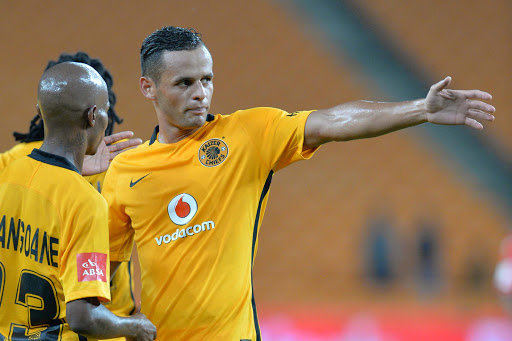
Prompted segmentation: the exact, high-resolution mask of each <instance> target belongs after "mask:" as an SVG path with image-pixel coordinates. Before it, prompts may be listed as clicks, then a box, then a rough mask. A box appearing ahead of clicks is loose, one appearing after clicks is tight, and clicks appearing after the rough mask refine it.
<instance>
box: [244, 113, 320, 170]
mask: <svg viewBox="0 0 512 341" xmlns="http://www.w3.org/2000/svg"><path fill="white" fill-rule="evenodd" d="M311 112H312V111H297V112H293V113H288V112H286V111H284V110H280V109H276V108H268V107H261V108H253V109H249V110H241V111H238V112H236V113H234V114H236V115H238V116H239V119H240V123H241V124H242V125H243V127H244V128H245V130H246V131H247V133H248V134H249V135H250V136H251V138H252V139H253V141H254V144H255V145H256V146H257V148H258V150H259V152H260V155H261V157H262V159H263V161H264V162H268V163H269V167H270V168H271V169H272V170H273V171H277V170H279V169H281V168H284V167H286V166H288V165H290V164H292V163H293V162H296V161H299V160H305V159H309V158H311V157H312V156H313V154H314V153H315V151H316V150H317V149H318V148H313V149H304V127H305V125H306V120H307V118H308V116H309V114H311Z"/></svg>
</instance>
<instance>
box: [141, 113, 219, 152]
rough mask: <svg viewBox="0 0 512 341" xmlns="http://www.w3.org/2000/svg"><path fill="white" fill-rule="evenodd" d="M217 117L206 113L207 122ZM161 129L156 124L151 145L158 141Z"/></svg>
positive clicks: (150, 141)
mask: <svg viewBox="0 0 512 341" xmlns="http://www.w3.org/2000/svg"><path fill="white" fill-rule="evenodd" d="M214 119H215V116H214V115H212V114H207V115H206V122H211V121H213V120H214ZM159 131H160V126H156V127H155V130H153V135H151V139H150V140H149V145H150V146H151V145H152V144H153V143H155V141H156V137H157V135H158V132H159Z"/></svg>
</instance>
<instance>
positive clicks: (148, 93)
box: [139, 77, 156, 100]
mask: <svg viewBox="0 0 512 341" xmlns="http://www.w3.org/2000/svg"><path fill="white" fill-rule="evenodd" d="M139 85H140V91H141V92H142V95H144V97H146V98H147V99H151V100H154V99H156V96H155V91H156V89H155V87H156V86H155V82H153V80H152V79H151V78H149V77H140V81H139Z"/></svg>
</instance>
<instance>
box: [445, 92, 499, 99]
mask: <svg viewBox="0 0 512 341" xmlns="http://www.w3.org/2000/svg"><path fill="white" fill-rule="evenodd" d="M453 91H455V92H457V93H458V94H460V95H462V96H464V97H466V98H476V99H484V100H490V99H492V96H491V94H490V93H488V92H485V91H481V90H453Z"/></svg>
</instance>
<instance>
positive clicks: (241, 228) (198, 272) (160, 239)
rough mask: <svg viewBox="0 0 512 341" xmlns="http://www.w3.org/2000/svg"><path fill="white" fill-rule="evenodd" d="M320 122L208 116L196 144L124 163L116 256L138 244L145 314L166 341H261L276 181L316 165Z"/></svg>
mask: <svg viewBox="0 0 512 341" xmlns="http://www.w3.org/2000/svg"><path fill="white" fill-rule="evenodd" d="M309 113H310V112H299V113H290V114H289V113H287V112H284V111H282V110H279V109H274V108H254V109H249V110H241V111H237V112H235V113H233V114H231V115H227V116H223V115H216V116H215V117H214V116H212V115H208V122H206V123H205V125H204V126H203V127H201V128H200V129H199V130H197V131H196V132H194V134H193V135H191V136H189V137H187V138H186V139H183V140H181V141H179V142H177V143H174V144H161V143H159V142H158V137H157V133H158V128H157V129H156V130H155V133H154V134H153V136H152V137H151V140H150V141H147V142H146V143H144V144H143V145H141V146H139V147H137V148H136V149H133V150H130V151H127V152H125V153H123V154H122V155H119V156H118V157H116V159H114V161H113V162H112V164H111V166H110V168H109V171H108V172H107V176H106V178H105V182H104V188H103V195H104V197H105V199H106V200H107V202H108V204H109V228H110V245H111V248H110V251H111V254H110V255H111V259H112V260H114V261H127V260H129V257H130V254H131V245H132V242H133V238H135V241H136V244H137V249H138V254H139V259H140V263H141V271H142V312H143V313H144V314H146V316H147V317H148V318H149V319H150V320H151V321H152V322H153V323H154V324H155V326H156V327H157V330H158V338H159V339H160V338H161V339H162V340H187V341H190V340H237V341H238V340H259V339H260V331H259V326H258V319H257V314H256V307H255V303H254V297H253V288H252V265H253V260H254V256H255V254H256V250H257V237H258V229H259V226H260V222H261V219H262V217H263V213H264V211H265V206H266V202H267V193H268V189H269V186H270V181H271V179H272V174H273V173H274V172H275V171H277V170H279V169H281V168H283V167H285V166H287V165H288V164H290V163H292V162H295V161H298V160H302V159H306V158H309V157H311V156H312V154H313V152H314V151H313V150H303V141H304V126H305V122H306V119H307V117H308V115H309Z"/></svg>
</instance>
